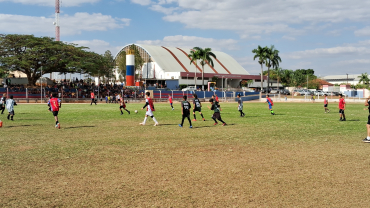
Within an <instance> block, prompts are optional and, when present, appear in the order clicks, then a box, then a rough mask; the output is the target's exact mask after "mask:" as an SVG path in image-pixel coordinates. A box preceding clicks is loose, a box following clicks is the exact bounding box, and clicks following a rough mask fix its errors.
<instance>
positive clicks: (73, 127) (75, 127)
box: [63, 126, 95, 129]
mask: <svg viewBox="0 0 370 208" xmlns="http://www.w3.org/2000/svg"><path fill="white" fill-rule="evenodd" d="M93 127H95V126H70V127H65V128H63V129H80V128H93Z"/></svg>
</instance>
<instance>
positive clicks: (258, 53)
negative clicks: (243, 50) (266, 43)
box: [252, 45, 268, 99]
mask: <svg viewBox="0 0 370 208" xmlns="http://www.w3.org/2000/svg"><path fill="white" fill-rule="evenodd" d="M267 50H268V49H267V47H264V48H262V47H261V46H259V45H258V47H257V48H256V49H253V50H252V53H254V54H255V55H254V57H253V60H256V58H258V63H259V64H260V65H261V91H262V89H263V64H265V63H266V61H267ZM260 99H262V95H261V94H260Z"/></svg>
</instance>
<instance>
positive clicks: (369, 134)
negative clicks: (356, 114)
mask: <svg viewBox="0 0 370 208" xmlns="http://www.w3.org/2000/svg"><path fill="white" fill-rule="evenodd" d="M365 106H367V108H364V110H369V115H368V116H367V124H366V129H367V137H366V138H365V139H364V140H362V141H363V142H366V143H370V96H369V97H368V98H367V99H366V101H365Z"/></svg>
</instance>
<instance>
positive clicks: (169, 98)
mask: <svg viewBox="0 0 370 208" xmlns="http://www.w3.org/2000/svg"><path fill="white" fill-rule="evenodd" d="M168 102H170V105H171V108H172V110H175V109H174V108H173V103H172V96H171V95H170V94H168Z"/></svg>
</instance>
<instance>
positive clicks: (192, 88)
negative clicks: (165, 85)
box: [182, 86, 197, 91]
mask: <svg viewBox="0 0 370 208" xmlns="http://www.w3.org/2000/svg"><path fill="white" fill-rule="evenodd" d="M196 90H197V88H196V87H195V86H188V87H185V88H183V89H182V91H196Z"/></svg>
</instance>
